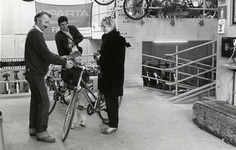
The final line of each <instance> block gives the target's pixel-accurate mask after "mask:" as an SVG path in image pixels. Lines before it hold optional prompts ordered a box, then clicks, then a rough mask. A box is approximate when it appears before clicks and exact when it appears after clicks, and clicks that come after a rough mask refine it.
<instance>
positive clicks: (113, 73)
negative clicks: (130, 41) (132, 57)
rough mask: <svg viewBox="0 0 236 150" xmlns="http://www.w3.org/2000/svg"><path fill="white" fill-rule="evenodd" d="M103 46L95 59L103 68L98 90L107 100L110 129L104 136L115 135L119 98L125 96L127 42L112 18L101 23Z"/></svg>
mask: <svg viewBox="0 0 236 150" xmlns="http://www.w3.org/2000/svg"><path fill="white" fill-rule="evenodd" d="M101 28H102V30H103V31H104V34H103V35H102V45H101V49H100V52H95V53H94V58H95V60H96V61H97V62H98V65H100V67H101V77H100V78H99V80H98V89H99V92H100V93H101V94H104V96H105V100H106V107H107V113H108V118H109V127H108V128H107V129H106V130H104V131H103V132H102V133H103V134H111V133H115V132H116V130H117V129H118V122H119V116H118V111H119V106H118V105H119V104H118V99H119V96H123V85H124V71H125V69H124V63H125V49H126V44H127V43H126V40H125V38H124V37H122V36H121V35H120V32H119V31H117V30H116V26H115V21H114V20H113V19H112V18H111V17H104V18H103V19H102V21H101Z"/></svg>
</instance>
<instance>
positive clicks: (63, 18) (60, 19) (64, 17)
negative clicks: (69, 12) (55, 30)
mask: <svg viewBox="0 0 236 150" xmlns="http://www.w3.org/2000/svg"><path fill="white" fill-rule="evenodd" d="M64 21H66V22H67V23H68V19H67V17H66V16H60V17H59V18H58V20H57V22H58V25H59V26H60V24H61V23H62V22H64Z"/></svg>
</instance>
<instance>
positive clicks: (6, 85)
mask: <svg viewBox="0 0 236 150" xmlns="http://www.w3.org/2000/svg"><path fill="white" fill-rule="evenodd" d="M9 76H10V73H5V74H4V75H3V76H2V77H4V78H5V81H6V83H5V93H3V94H11V89H10V83H9V82H7V81H9V80H8V77H9Z"/></svg>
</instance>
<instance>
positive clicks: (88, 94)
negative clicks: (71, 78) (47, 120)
mask: <svg viewBox="0 0 236 150" xmlns="http://www.w3.org/2000/svg"><path fill="white" fill-rule="evenodd" d="M80 68H82V71H81V74H80V78H79V81H78V83H77V86H76V87H73V88H72V89H73V96H72V99H71V101H70V103H69V105H68V107H67V110H66V113H65V115H66V117H65V121H64V124H63V130H62V141H63V142H64V141H65V140H66V139H67V137H68V134H69V131H70V128H71V124H72V121H73V118H74V114H75V109H76V108H77V107H76V104H77V102H78V100H79V98H80V96H81V95H82V94H83V95H84V97H85V99H86V100H87V101H88V103H89V104H88V107H87V114H88V115H92V114H94V113H97V114H98V117H99V118H100V119H101V120H102V122H103V123H108V122H109V120H108V116H107V110H106V103H105V99H104V96H103V95H102V94H100V93H97V95H95V93H94V92H93V91H92V90H91V89H90V87H89V86H88V85H87V84H86V83H85V82H84V81H83V80H82V76H83V73H84V71H85V69H86V68H85V66H80ZM77 97H78V98H77Z"/></svg>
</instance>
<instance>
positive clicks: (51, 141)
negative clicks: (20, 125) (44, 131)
mask: <svg viewBox="0 0 236 150" xmlns="http://www.w3.org/2000/svg"><path fill="white" fill-rule="evenodd" d="M37 140H38V141H41V142H46V143H54V142H55V141H56V139H55V138H52V137H51V136H50V135H48V136H46V137H42V138H39V137H38V138H37Z"/></svg>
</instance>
